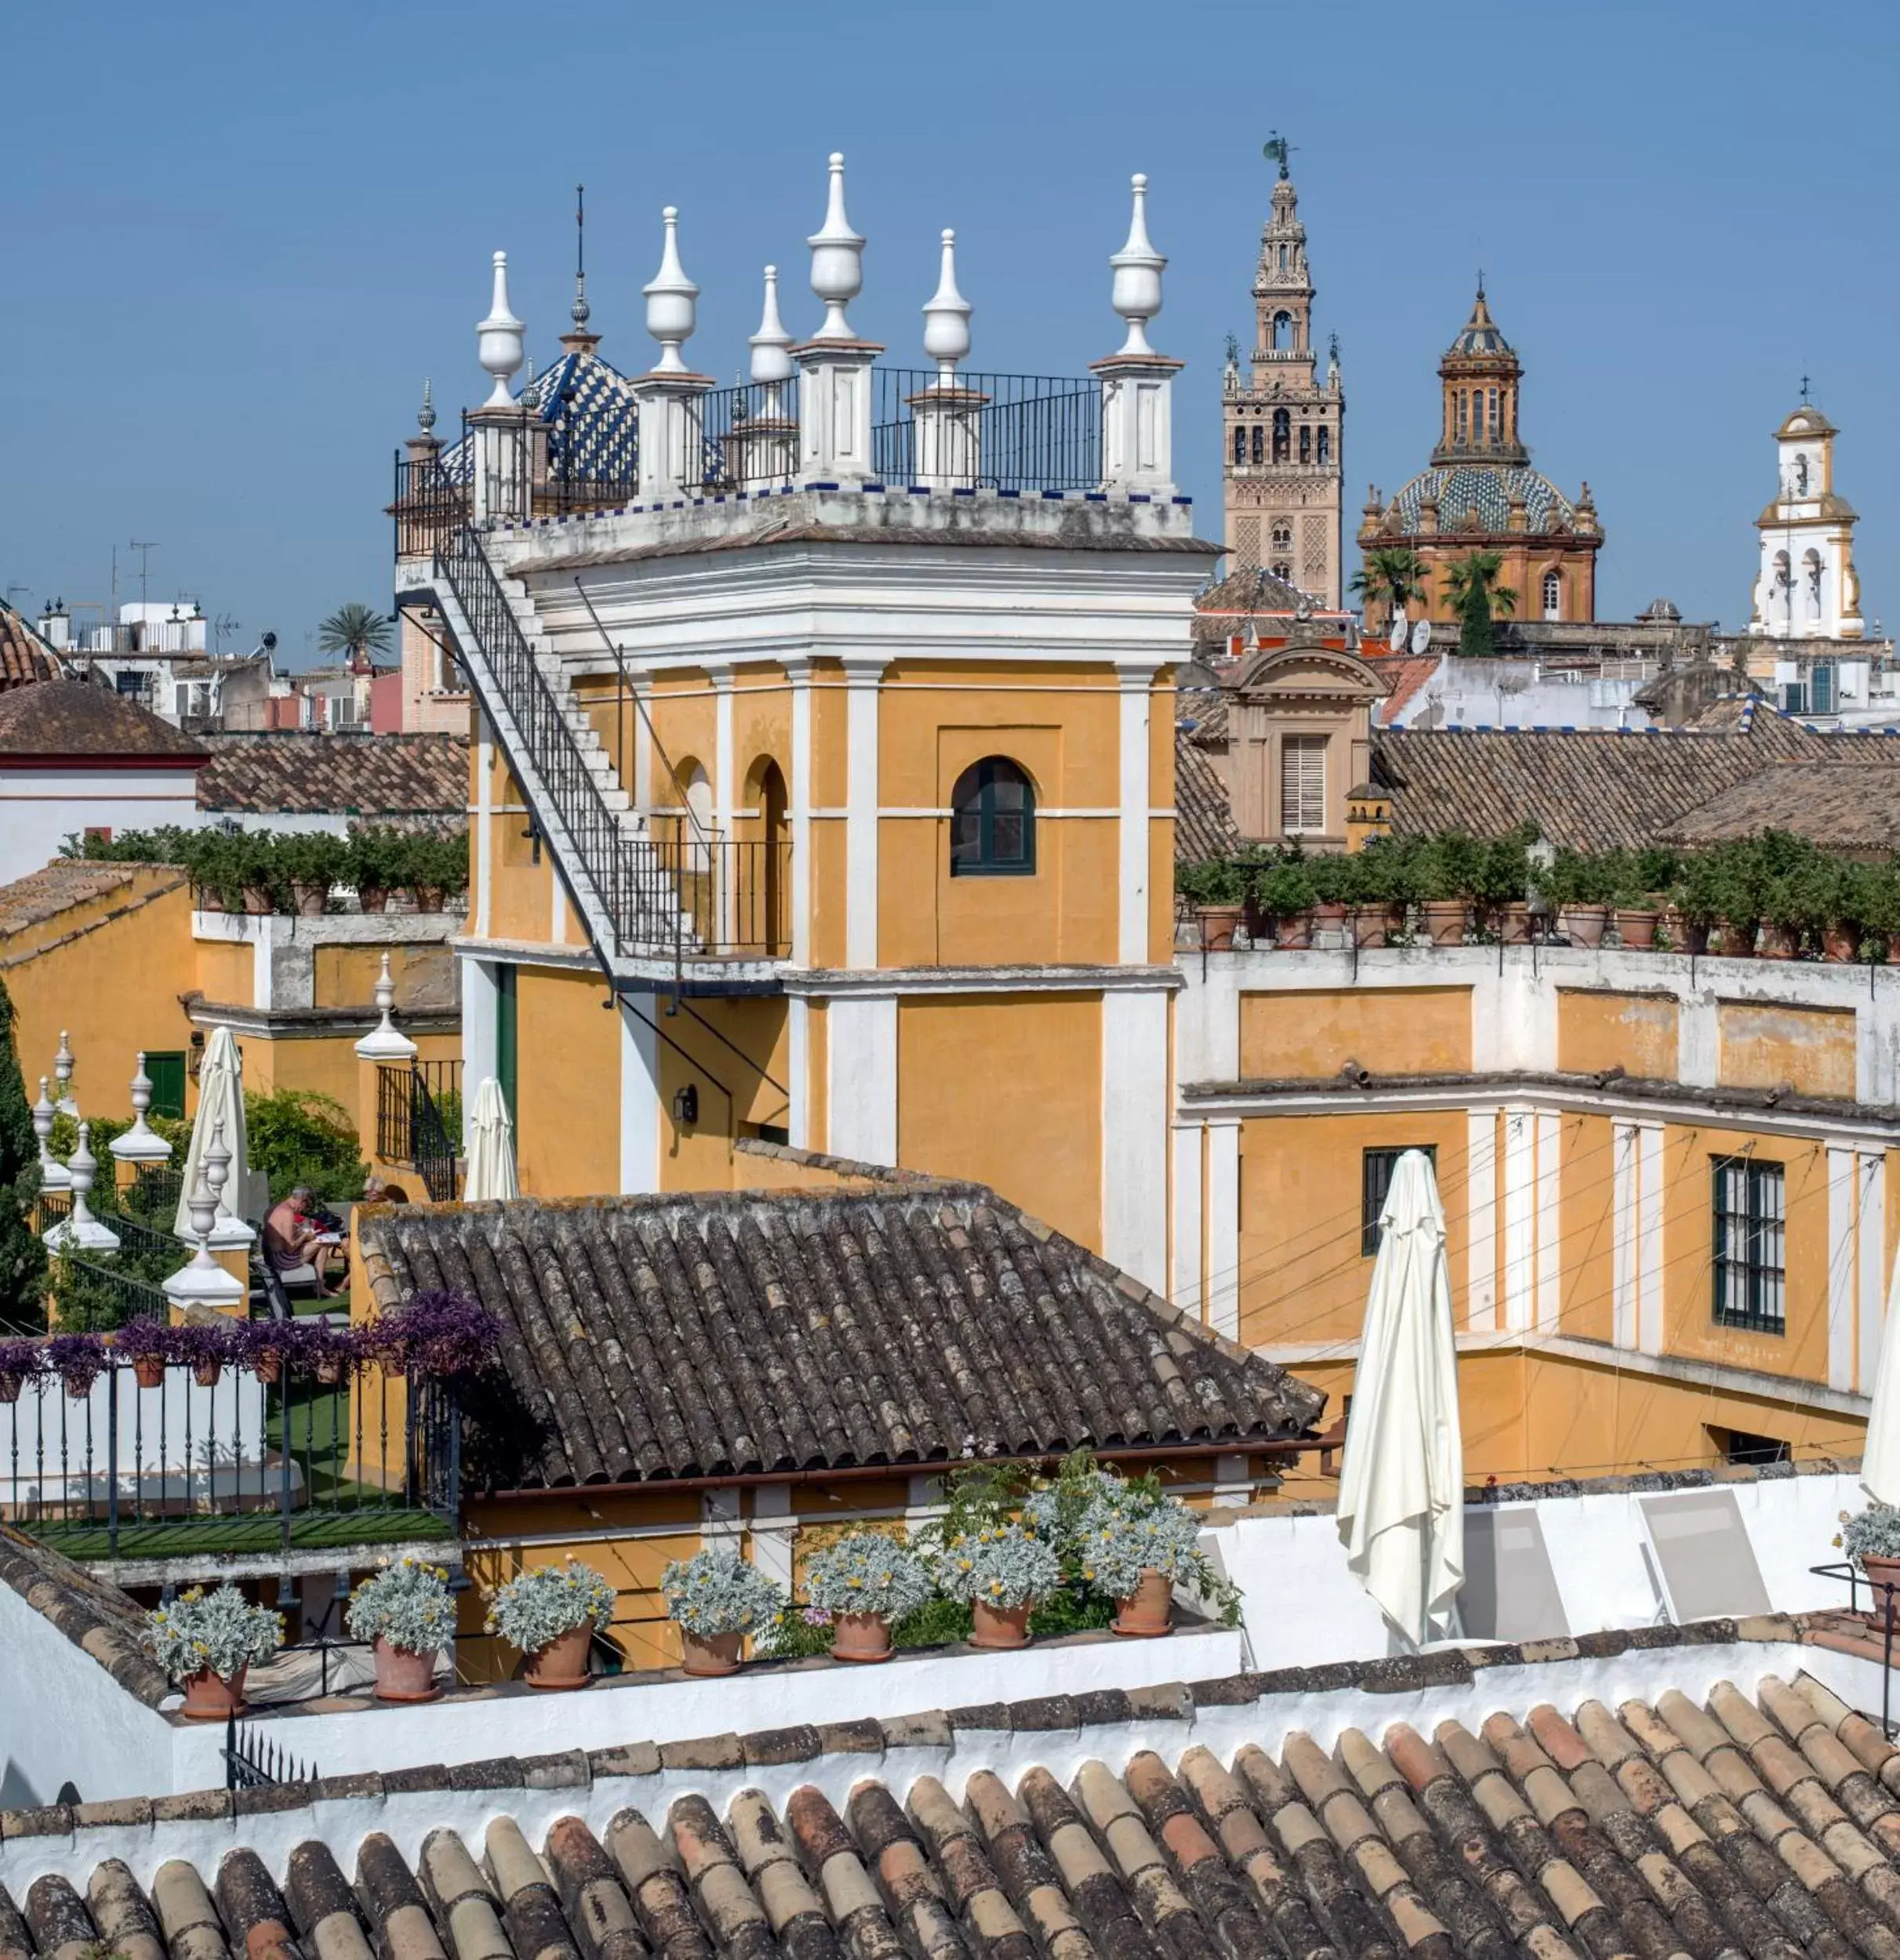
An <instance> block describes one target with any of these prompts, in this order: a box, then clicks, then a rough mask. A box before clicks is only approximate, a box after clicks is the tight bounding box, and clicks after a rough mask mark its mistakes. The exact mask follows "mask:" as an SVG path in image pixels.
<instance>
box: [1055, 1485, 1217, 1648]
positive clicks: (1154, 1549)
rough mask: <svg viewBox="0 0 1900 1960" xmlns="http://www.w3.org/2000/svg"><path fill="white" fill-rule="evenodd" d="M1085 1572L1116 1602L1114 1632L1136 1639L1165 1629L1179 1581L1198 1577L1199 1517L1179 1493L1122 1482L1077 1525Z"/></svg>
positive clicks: (1153, 1636)
mask: <svg viewBox="0 0 1900 1960" xmlns="http://www.w3.org/2000/svg"><path fill="white" fill-rule="evenodd" d="M1076 1538H1077V1552H1078V1555H1079V1556H1080V1558H1081V1561H1082V1576H1083V1577H1084V1578H1086V1579H1087V1580H1088V1581H1089V1583H1090V1584H1092V1585H1093V1586H1095V1588H1096V1589H1097V1590H1098V1591H1099V1592H1105V1593H1106V1594H1107V1595H1108V1596H1109V1597H1110V1599H1113V1600H1114V1601H1115V1602H1116V1604H1117V1612H1116V1614H1115V1624H1114V1631H1115V1632H1117V1633H1118V1634H1121V1635H1123V1636H1124V1637H1125V1638H1128V1639H1138V1640H1153V1639H1158V1638H1159V1637H1160V1636H1161V1635H1163V1634H1164V1633H1166V1632H1168V1616H1169V1612H1170V1610H1171V1608H1172V1604H1173V1600H1174V1588H1175V1581H1176V1580H1178V1579H1183V1580H1193V1581H1198V1580H1200V1579H1201V1577H1203V1573H1204V1567H1205V1564H1206V1561H1205V1559H1204V1558H1203V1557H1202V1555H1201V1521H1200V1519H1198V1518H1197V1517H1196V1516H1195V1515H1194V1514H1193V1512H1191V1511H1190V1510H1189V1508H1187V1506H1186V1504H1183V1503H1182V1501H1180V1499H1179V1497H1170V1496H1169V1495H1168V1494H1167V1493H1166V1492H1164V1491H1159V1490H1157V1491H1153V1492H1150V1491H1146V1490H1142V1489H1141V1488H1140V1486H1127V1485H1124V1486H1122V1487H1121V1490H1119V1491H1115V1492H1110V1491H1106V1490H1105V1491H1104V1492H1103V1494H1102V1495H1101V1496H1100V1497H1098V1498H1097V1499H1096V1500H1095V1502H1094V1503H1093V1504H1091V1505H1090V1506H1089V1507H1088V1510H1087V1511H1086V1512H1084V1514H1083V1515H1082V1519H1081V1524H1080V1525H1079V1526H1077V1532H1076Z"/></svg>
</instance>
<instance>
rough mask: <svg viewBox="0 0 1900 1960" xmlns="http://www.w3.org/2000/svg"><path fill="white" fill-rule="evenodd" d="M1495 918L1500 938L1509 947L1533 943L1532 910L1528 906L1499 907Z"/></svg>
mask: <svg viewBox="0 0 1900 1960" xmlns="http://www.w3.org/2000/svg"><path fill="white" fill-rule="evenodd" d="M1495 919H1496V923H1497V927H1498V937H1499V939H1501V940H1502V942H1504V944H1505V945H1506V946H1528V945H1529V944H1530V943H1531V909H1530V907H1529V906H1523V905H1508V906H1499V908H1498V909H1497V912H1496V914H1495Z"/></svg>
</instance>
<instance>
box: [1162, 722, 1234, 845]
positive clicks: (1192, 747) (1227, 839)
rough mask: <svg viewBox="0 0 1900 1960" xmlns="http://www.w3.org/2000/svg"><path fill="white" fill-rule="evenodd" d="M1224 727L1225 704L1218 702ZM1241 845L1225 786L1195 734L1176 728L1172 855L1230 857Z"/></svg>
mask: <svg viewBox="0 0 1900 1960" xmlns="http://www.w3.org/2000/svg"><path fill="white" fill-rule="evenodd" d="M1221 713H1222V725H1223V728H1224V726H1225V719H1226V704H1225V703H1224V702H1222V704H1221ZM1240 848H1241V833H1240V831H1239V829H1237V827H1236V826H1235V824H1234V821H1233V808H1232V806H1231V805H1230V803H1229V802H1228V800H1227V786H1226V784H1225V783H1223V782H1222V781H1221V779H1220V778H1219V775H1217V774H1216V773H1215V768H1214V765H1213V764H1212V762H1210V761H1209V760H1208V757H1207V755H1206V753H1205V752H1204V750H1201V748H1199V747H1197V746H1196V742H1195V739H1194V737H1193V735H1190V733H1189V731H1187V730H1186V729H1185V728H1181V727H1180V726H1179V725H1178V724H1177V726H1176V728H1175V858H1176V859H1177V861H1178V862H1180V863H1183V864H1197V863H1199V862H1202V861H1203V860H1204V859H1206V858H1226V857H1231V856H1232V855H1233V853H1234V852H1235V851H1238V850H1239V849H1240Z"/></svg>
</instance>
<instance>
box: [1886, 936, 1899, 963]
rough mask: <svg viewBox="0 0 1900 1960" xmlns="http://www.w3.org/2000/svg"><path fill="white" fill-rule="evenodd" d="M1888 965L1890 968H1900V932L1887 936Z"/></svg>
mask: <svg viewBox="0 0 1900 1960" xmlns="http://www.w3.org/2000/svg"><path fill="white" fill-rule="evenodd" d="M1887 964H1888V965H1889V966H1890V967H1900V932H1890V933H1888V934H1887Z"/></svg>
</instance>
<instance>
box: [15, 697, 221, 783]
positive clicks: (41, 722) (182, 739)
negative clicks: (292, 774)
mask: <svg viewBox="0 0 1900 1960" xmlns="http://www.w3.org/2000/svg"><path fill="white" fill-rule="evenodd" d="M204 753H205V750H204V745H203V743H202V742H199V741H198V740H197V739H194V737H192V736H190V735H180V733H179V731H177V730H176V728H173V726H172V725H171V724H170V723H169V722H168V721H161V720H159V719H158V716H156V715H155V714H154V713H152V712H151V710H150V709H148V708H141V707H140V706H139V705H138V703H137V702H135V701H129V700H127V699H125V696H124V695H121V694H118V693H116V692H114V690H113V689H111V688H102V687H99V686H96V685H95V684H93V682H92V681H70V680H58V681H38V682H36V683H35V684H32V685H31V686H28V687H21V688H7V689H5V691H0V756H10V757H27V756H34V757H39V756H45V757H53V756H58V757H67V756H137V757H153V758H154V759H159V758H162V759H165V760H175V761H176V762H177V763H179V764H180V765H181V766H183V765H186V764H190V763H191V761H192V760H193V759H194V758H198V757H202V756H203V754H204Z"/></svg>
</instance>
